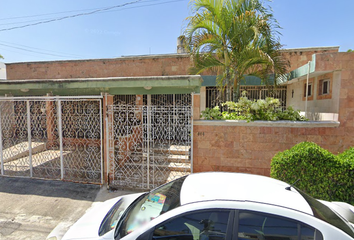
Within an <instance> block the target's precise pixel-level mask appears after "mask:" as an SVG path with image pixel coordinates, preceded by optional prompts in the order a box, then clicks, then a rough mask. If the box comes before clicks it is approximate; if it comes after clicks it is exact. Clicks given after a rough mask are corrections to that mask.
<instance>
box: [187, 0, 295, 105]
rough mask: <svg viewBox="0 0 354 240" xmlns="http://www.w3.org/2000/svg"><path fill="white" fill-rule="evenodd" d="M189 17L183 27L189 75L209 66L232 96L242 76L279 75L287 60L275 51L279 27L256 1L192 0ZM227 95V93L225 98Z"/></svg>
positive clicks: (237, 91) (278, 50)
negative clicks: (189, 61) (191, 62)
mask: <svg viewBox="0 0 354 240" xmlns="http://www.w3.org/2000/svg"><path fill="white" fill-rule="evenodd" d="M191 9H192V12H193V16H191V17H189V18H187V20H189V23H188V25H187V27H186V29H185V31H184V34H185V35H186V37H187V39H188V40H189V44H188V45H189V46H190V50H191V51H190V53H191V56H192V59H193V62H194V66H193V67H192V68H191V69H190V73H191V74H199V73H201V72H203V71H205V70H211V71H212V72H213V73H215V74H217V75H218V78H217V79H218V80H219V81H218V84H219V85H220V86H226V87H227V88H228V90H229V92H231V89H233V100H234V101H237V100H238V97H239V85H240V82H241V80H242V79H243V77H244V75H246V74H248V75H257V76H259V77H260V78H261V79H263V80H264V81H265V80H267V79H268V77H269V74H275V75H278V74H279V75H283V74H285V73H286V72H287V71H286V70H287V67H288V65H289V63H288V61H286V60H285V59H284V58H283V57H282V55H281V52H280V49H281V47H282V45H281V44H280V42H279V32H278V29H280V26H279V25H278V23H277V21H276V20H275V18H274V16H273V14H272V13H271V9H270V8H269V7H267V6H265V5H263V1H260V0H192V1H191ZM226 100H230V95H229V94H227V99H226Z"/></svg>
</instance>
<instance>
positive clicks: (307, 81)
mask: <svg viewBox="0 0 354 240" xmlns="http://www.w3.org/2000/svg"><path fill="white" fill-rule="evenodd" d="M307 66H308V68H307V79H306V101H305V117H306V118H307V98H308V94H309V77H310V61H309V62H308V63H307Z"/></svg>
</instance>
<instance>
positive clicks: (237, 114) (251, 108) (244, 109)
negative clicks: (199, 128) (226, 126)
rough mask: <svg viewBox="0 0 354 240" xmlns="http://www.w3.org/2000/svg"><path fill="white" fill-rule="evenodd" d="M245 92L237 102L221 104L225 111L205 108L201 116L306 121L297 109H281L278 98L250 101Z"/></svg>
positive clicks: (209, 118)
mask: <svg viewBox="0 0 354 240" xmlns="http://www.w3.org/2000/svg"><path fill="white" fill-rule="evenodd" d="M246 95H247V92H243V93H242V96H241V97H240V99H239V100H238V102H225V103H223V104H222V106H226V107H227V111H223V112H221V110H220V108H219V107H214V108H212V109H210V108H207V109H206V110H205V111H202V114H201V117H202V118H203V119H207V120H215V119H223V120H247V121H256V120H265V121H278V120H290V121H306V120H307V119H306V118H304V117H302V116H300V113H299V111H295V110H294V109H293V108H292V107H289V108H288V109H286V110H284V111H282V109H281V107H280V101H279V99H276V98H272V97H267V98H266V99H260V100H254V101H251V100H249V99H248V98H247V96H246Z"/></svg>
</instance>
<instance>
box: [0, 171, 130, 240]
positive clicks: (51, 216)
mask: <svg viewBox="0 0 354 240" xmlns="http://www.w3.org/2000/svg"><path fill="white" fill-rule="evenodd" d="M129 193H132V192H130V191H115V192H111V191H108V190H107V188H106V187H100V186H98V185H89V184H80V183H72V182H62V181H51V180H38V179H27V178H10V177H0V240H4V239H7V240H15V239H16V240H37V239H38V240H39V239H46V237H47V236H48V234H49V233H50V232H51V231H52V230H53V229H54V228H55V227H56V226H58V224H59V223H65V224H66V227H69V226H70V225H71V224H73V223H74V222H76V221H77V219H79V218H80V217H81V216H82V215H83V214H84V213H85V211H86V210H87V209H89V208H90V207H91V206H92V204H93V203H94V202H95V201H96V202H98V201H105V200H107V199H109V198H113V197H116V196H120V195H123V194H129Z"/></svg>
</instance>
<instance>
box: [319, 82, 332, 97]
mask: <svg viewBox="0 0 354 240" xmlns="http://www.w3.org/2000/svg"><path fill="white" fill-rule="evenodd" d="M319 85H320V91H319V92H320V95H326V94H329V87H330V80H329V79H325V80H320V84H319Z"/></svg>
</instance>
